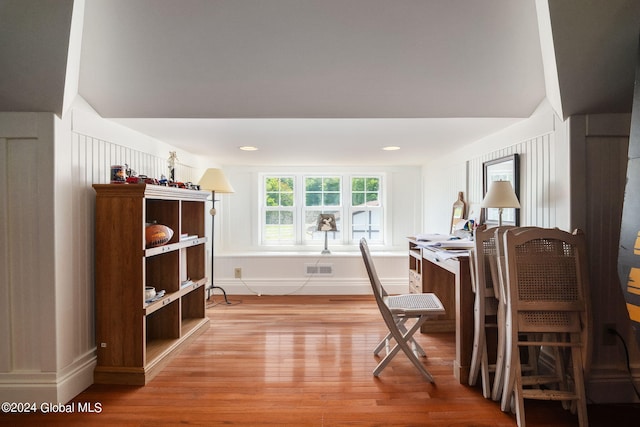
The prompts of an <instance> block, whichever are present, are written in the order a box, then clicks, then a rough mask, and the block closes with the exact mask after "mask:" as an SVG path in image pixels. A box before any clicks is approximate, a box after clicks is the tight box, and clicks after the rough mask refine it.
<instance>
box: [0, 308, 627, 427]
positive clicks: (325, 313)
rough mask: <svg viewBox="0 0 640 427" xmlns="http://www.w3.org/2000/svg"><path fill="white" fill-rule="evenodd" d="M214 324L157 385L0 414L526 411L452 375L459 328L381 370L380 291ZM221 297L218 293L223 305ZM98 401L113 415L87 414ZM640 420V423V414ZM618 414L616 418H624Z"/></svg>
mask: <svg viewBox="0 0 640 427" xmlns="http://www.w3.org/2000/svg"><path fill="white" fill-rule="evenodd" d="M230 300H231V301H232V303H233V304H232V305H225V304H214V305H210V306H209V308H208V309H207V314H208V316H209V317H210V319H211V327H210V328H209V330H208V331H207V332H205V333H204V334H203V335H202V336H201V337H200V338H198V340H197V341H195V342H194V343H193V344H192V345H191V346H189V347H188V348H187V349H186V350H184V351H183V352H182V353H180V354H179V355H178V356H177V357H176V358H175V359H173V361H172V362H171V363H170V364H169V365H168V366H167V367H166V368H165V369H164V370H163V371H162V372H161V373H160V374H159V375H158V376H157V377H156V378H155V379H154V380H153V381H152V382H151V383H149V384H148V385H147V386H145V387H133V386H109V385H93V386H91V387H89V388H88V389H87V390H86V391H84V392H83V393H81V394H80V395H79V396H77V397H76V398H75V399H74V400H73V402H74V403H75V405H76V406H75V408H76V411H75V412H74V413H73V414H46V415H45V414H35V415H21V416H14V415H5V414H0V424H1V425H12V426H16V425H34V426H36V425H37V426H53V425H60V426H63V425H64V426H93V425H100V426H103V425H118V426H154V427H155V426H176V425H201V426H215V425H235V426H264V425H269V426H394V425H397V426H491V427H498V426H513V425H515V418H514V416H512V415H510V414H505V413H502V412H501V411H500V409H499V407H498V405H497V404H496V403H494V402H492V401H490V400H486V399H484V398H483V397H482V395H481V393H480V389H479V388H477V387H468V386H464V385H460V384H458V383H457V382H456V380H455V379H454V377H453V374H452V372H453V371H452V369H453V368H452V359H453V355H454V351H455V348H454V337H453V334H431V335H424V334H419V335H420V336H419V342H420V343H421V344H422V345H423V347H424V348H425V349H427V351H428V353H429V356H428V358H427V359H426V360H425V364H426V366H427V368H428V369H429V370H430V371H431V373H432V374H433V376H434V377H435V379H436V384H435V385H433V384H430V383H428V382H426V381H424V380H423V379H422V378H421V377H420V375H419V374H418V373H417V371H416V370H415V368H414V367H413V366H412V365H411V364H410V363H409V362H408V361H407V360H406V358H405V357H404V355H402V354H399V355H398V356H396V358H395V359H394V361H393V362H392V363H391V364H390V366H388V367H387V369H385V370H384V371H383V373H382V374H381V376H380V377H379V378H375V377H373V376H372V374H371V371H372V370H373V368H374V367H375V365H376V364H377V359H376V358H375V357H374V356H373V355H372V349H373V348H374V347H375V345H376V344H377V342H378V341H379V339H380V338H381V337H382V335H383V334H384V332H385V327H384V325H383V324H382V319H381V318H380V314H379V313H378V311H377V308H376V306H375V302H374V301H373V299H372V297H366V296H354V297H349V296H335V297H330V296H314V297H309V296H288V297H271V296H263V297H252V296H230ZM219 302H221V301H220V297H216V303H219ZM87 403H90V404H92V405H94V407H95V404H96V403H99V404H100V405H101V408H102V412H101V413H99V414H96V413H88V414H87V413H85V414H82V413H79V412H78V411H77V408H78V405H81V404H87ZM526 405H527V406H526V411H527V425H529V426H573V425H577V417H576V416H574V415H572V414H571V413H568V412H566V411H564V410H562V408H561V406H560V404H559V403H557V402H531V403H529V402H527V404H526ZM639 408H640V407H638V406H636V407H624V408H623V409H621V410H617V409H618V408H614V409H613V410H612V409H611V408H610V407H601V406H595V405H590V406H589V417H590V422H591V423H590V425H592V426H599V425H602V426H604V425H607V426H611V425H616V424H617V425H618V426H619V427H622V426H625V425H637V422H638V419H640V418H638V415H639V413H638V412H639V411H640V409H639ZM625 416H626V417H631V416H635V417H636V418H635V421H634V422H633V423H632V424H631V421H630V420H631V418H624V417H625ZM616 417H617V418H616Z"/></svg>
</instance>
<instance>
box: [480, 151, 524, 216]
mask: <svg viewBox="0 0 640 427" xmlns="http://www.w3.org/2000/svg"><path fill="white" fill-rule="evenodd" d="M492 181H509V182H510V183H511V186H512V187H513V190H514V191H515V193H516V197H517V198H518V200H520V162H519V157H518V155H517V154H511V155H509V156H505V157H500V158H498V159H493V160H489V161H486V162H484V163H483V164H482V197H483V198H484V196H486V194H487V191H488V190H489V185H490V184H491V182H492ZM483 213H484V215H483V223H484V224H487V225H498V221H499V210H498V209H497V208H485V209H483ZM502 225H516V226H518V225H520V209H515V208H505V209H503V211H502Z"/></svg>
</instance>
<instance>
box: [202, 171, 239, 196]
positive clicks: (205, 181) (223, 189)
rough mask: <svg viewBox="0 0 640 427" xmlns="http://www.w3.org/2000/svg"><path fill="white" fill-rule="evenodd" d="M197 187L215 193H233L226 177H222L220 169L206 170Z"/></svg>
mask: <svg viewBox="0 0 640 427" xmlns="http://www.w3.org/2000/svg"><path fill="white" fill-rule="evenodd" d="M198 185H200V188H201V189H202V190H209V191H215V192H216V193H235V191H234V189H233V187H232V186H231V184H229V181H228V180H227V177H226V176H224V172H222V169H217V168H209V169H207V170H206V171H205V172H204V174H203V175H202V178H200V181H199V182H198Z"/></svg>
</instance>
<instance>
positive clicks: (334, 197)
mask: <svg viewBox="0 0 640 427" xmlns="http://www.w3.org/2000/svg"><path fill="white" fill-rule="evenodd" d="M324 205H325V206H340V193H326V194H325V195H324Z"/></svg>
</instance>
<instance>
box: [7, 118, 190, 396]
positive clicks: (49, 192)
mask: <svg viewBox="0 0 640 427" xmlns="http://www.w3.org/2000/svg"><path fill="white" fill-rule="evenodd" d="M71 117H72V115H71V114H69V115H66V116H65V117H63V118H62V119H60V118H58V117H56V116H54V115H53V114H51V113H0V169H1V170H3V171H4V175H3V176H4V178H3V179H2V180H0V224H1V227H2V228H1V231H2V233H3V234H2V235H3V236H5V238H4V239H1V244H0V342H2V343H3V345H2V346H0V400H2V401H24V402H26V401H36V402H66V401H68V400H69V399H71V398H72V397H74V396H75V395H76V394H78V393H79V392H80V391H82V390H83V389H84V388H86V387H87V386H88V385H90V384H91V383H92V378H93V365H94V364H95V342H94V341H95V339H94V329H95V324H94V291H93V289H94V284H93V282H94V280H93V275H94V268H93V267H94V225H93V224H94V205H95V193H94V191H93V188H92V187H91V185H92V184H94V183H106V182H109V180H110V167H111V165H112V164H124V163H127V164H129V165H131V167H132V168H133V169H134V170H136V171H137V172H139V173H140V174H146V175H148V176H151V177H160V175H162V174H167V172H168V169H167V159H168V157H169V151H170V150H172V147H170V146H168V145H166V144H163V143H161V142H158V141H153V140H150V139H149V138H148V137H145V136H142V135H140V134H137V133H135V132H133V131H129V130H126V129H123V128H122V127H121V126H117V125H115V124H113V123H111V122H109V121H107V120H103V119H101V118H99V117H96V116H95V115H91V114H77V115H73V120H72V119H71ZM94 131H95V132H94ZM105 135H115V137H114V138H112V139H110V138H105ZM114 141H115V142H114ZM178 154H179V155H180V153H178ZM179 157H180V156H179ZM184 157H185V158H186V159H187V160H188V161H194V162H196V163H197V162H199V161H201V159H199V158H195V157H194V156H191V155H189V154H188V153H185V156H184ZM197 176H199V174H198V170H197V169H195V168H193V167H191V166H189V165H186V164H184V162H182V163H181V162H178V164H177V166H176V178H177V179H178V180H180V181H183V182H188V181H194V180H195V179H194V177H197Z"/></svg>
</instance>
